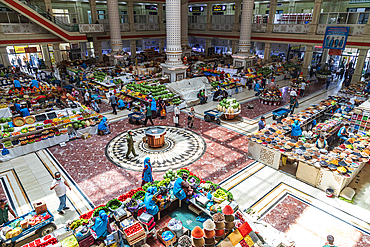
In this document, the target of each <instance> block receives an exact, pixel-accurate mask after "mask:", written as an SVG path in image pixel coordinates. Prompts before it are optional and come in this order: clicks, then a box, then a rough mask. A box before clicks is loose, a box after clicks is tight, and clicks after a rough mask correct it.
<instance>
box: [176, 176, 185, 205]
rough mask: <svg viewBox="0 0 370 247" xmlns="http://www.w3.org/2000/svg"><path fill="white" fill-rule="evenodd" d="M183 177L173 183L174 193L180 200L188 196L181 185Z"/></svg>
mask: <svg viewBox="0 0 370 247" xmlns="http://www.w3.org/2000/svg"><path fill="white" fill-rule="evenodd" d="M182 181H184V180H182V178H178V179H177V180H176V181H175V184H174V185H173V194H174V195H175V196H176V197H177V198H179V200H183V199H185V198H186V194H185V191H184V190H183V189H182V187H181V183H182Z"/></svg>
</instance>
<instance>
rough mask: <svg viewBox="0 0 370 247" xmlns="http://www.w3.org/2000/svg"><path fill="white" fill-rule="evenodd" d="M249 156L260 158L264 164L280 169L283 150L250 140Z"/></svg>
mask: <svg viewBox="0 0 370 247" xmlns="http://www.w3.org/2000/svg"><path fill="white" fill-rule="evenodd" d="M248 158H250V159H254V160H258V161H259V162H261V163H263V164H264V165H267V166H269V167H272V168H275V169H276V170H278V169H279V165H280V160H281V152H279V151H275V150H273V149H271V148H268V147H266V146H264V145H262V144H258V143H256V142H253V141H250V142H249V145H248Z"/></svg>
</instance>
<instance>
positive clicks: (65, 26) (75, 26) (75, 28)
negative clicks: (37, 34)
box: [20, 0, 79, 32]
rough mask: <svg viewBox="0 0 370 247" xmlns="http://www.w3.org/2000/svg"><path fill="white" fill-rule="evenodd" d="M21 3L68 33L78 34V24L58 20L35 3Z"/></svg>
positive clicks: (22, 0)
mask: <svg viewBox="0 0 370 247" xmlns="http://www.w3.org/2000/svg"><path fill="white" fill-rule="evenodd" d="M20 2H22V3H23V4H25V5H26V6H27V7H29V8H31V9H33V10H34V11H36V12H37V13H39V14H40V15H42V16H43V17H45V18H46V19H48V20H49V21H51V22H53V23H54V24H56V25H57V26H59V27H61V28H63V29H64V30H66V31H69V32H78V31H79V28H78V24H77V23H73V24H72V25H68V24H66V23H64V22H62V21H60V20H58V19H57V18H55V16H53V15H52V14H50V13H49V12H48V11H46V10H45V9H43V8H42V7H40V6H37V4H35V3H31V2H27V1H24V0H21V1H20Z"/></svg>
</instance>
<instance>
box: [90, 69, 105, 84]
mask: <svg viewBox="0 0 370 247" xmlns="http://www.w3.org/2000/svg"><path fill="white" fill-rule="evenodd" d="M106 76H107V74H105V73H104V72H100V71H96V72H94V77H93V79H94V80H97V81H100V82H102V81H104V79H105V77H106Z"/></svg>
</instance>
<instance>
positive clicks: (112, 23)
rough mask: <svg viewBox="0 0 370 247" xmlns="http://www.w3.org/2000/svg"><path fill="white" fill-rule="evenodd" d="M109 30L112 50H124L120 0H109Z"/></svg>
mask: <svg viewBox="0 0 370 247" xmlns="http://www.w3.org/2000/svg"><path fill="white" fill-rule="evenodd" d="M107 8H108V18H109V32H110V47H111V49H112V52H119V51H122V38H121V27H120V18H119V12H118V1H117V0H107Z"/></svg>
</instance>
